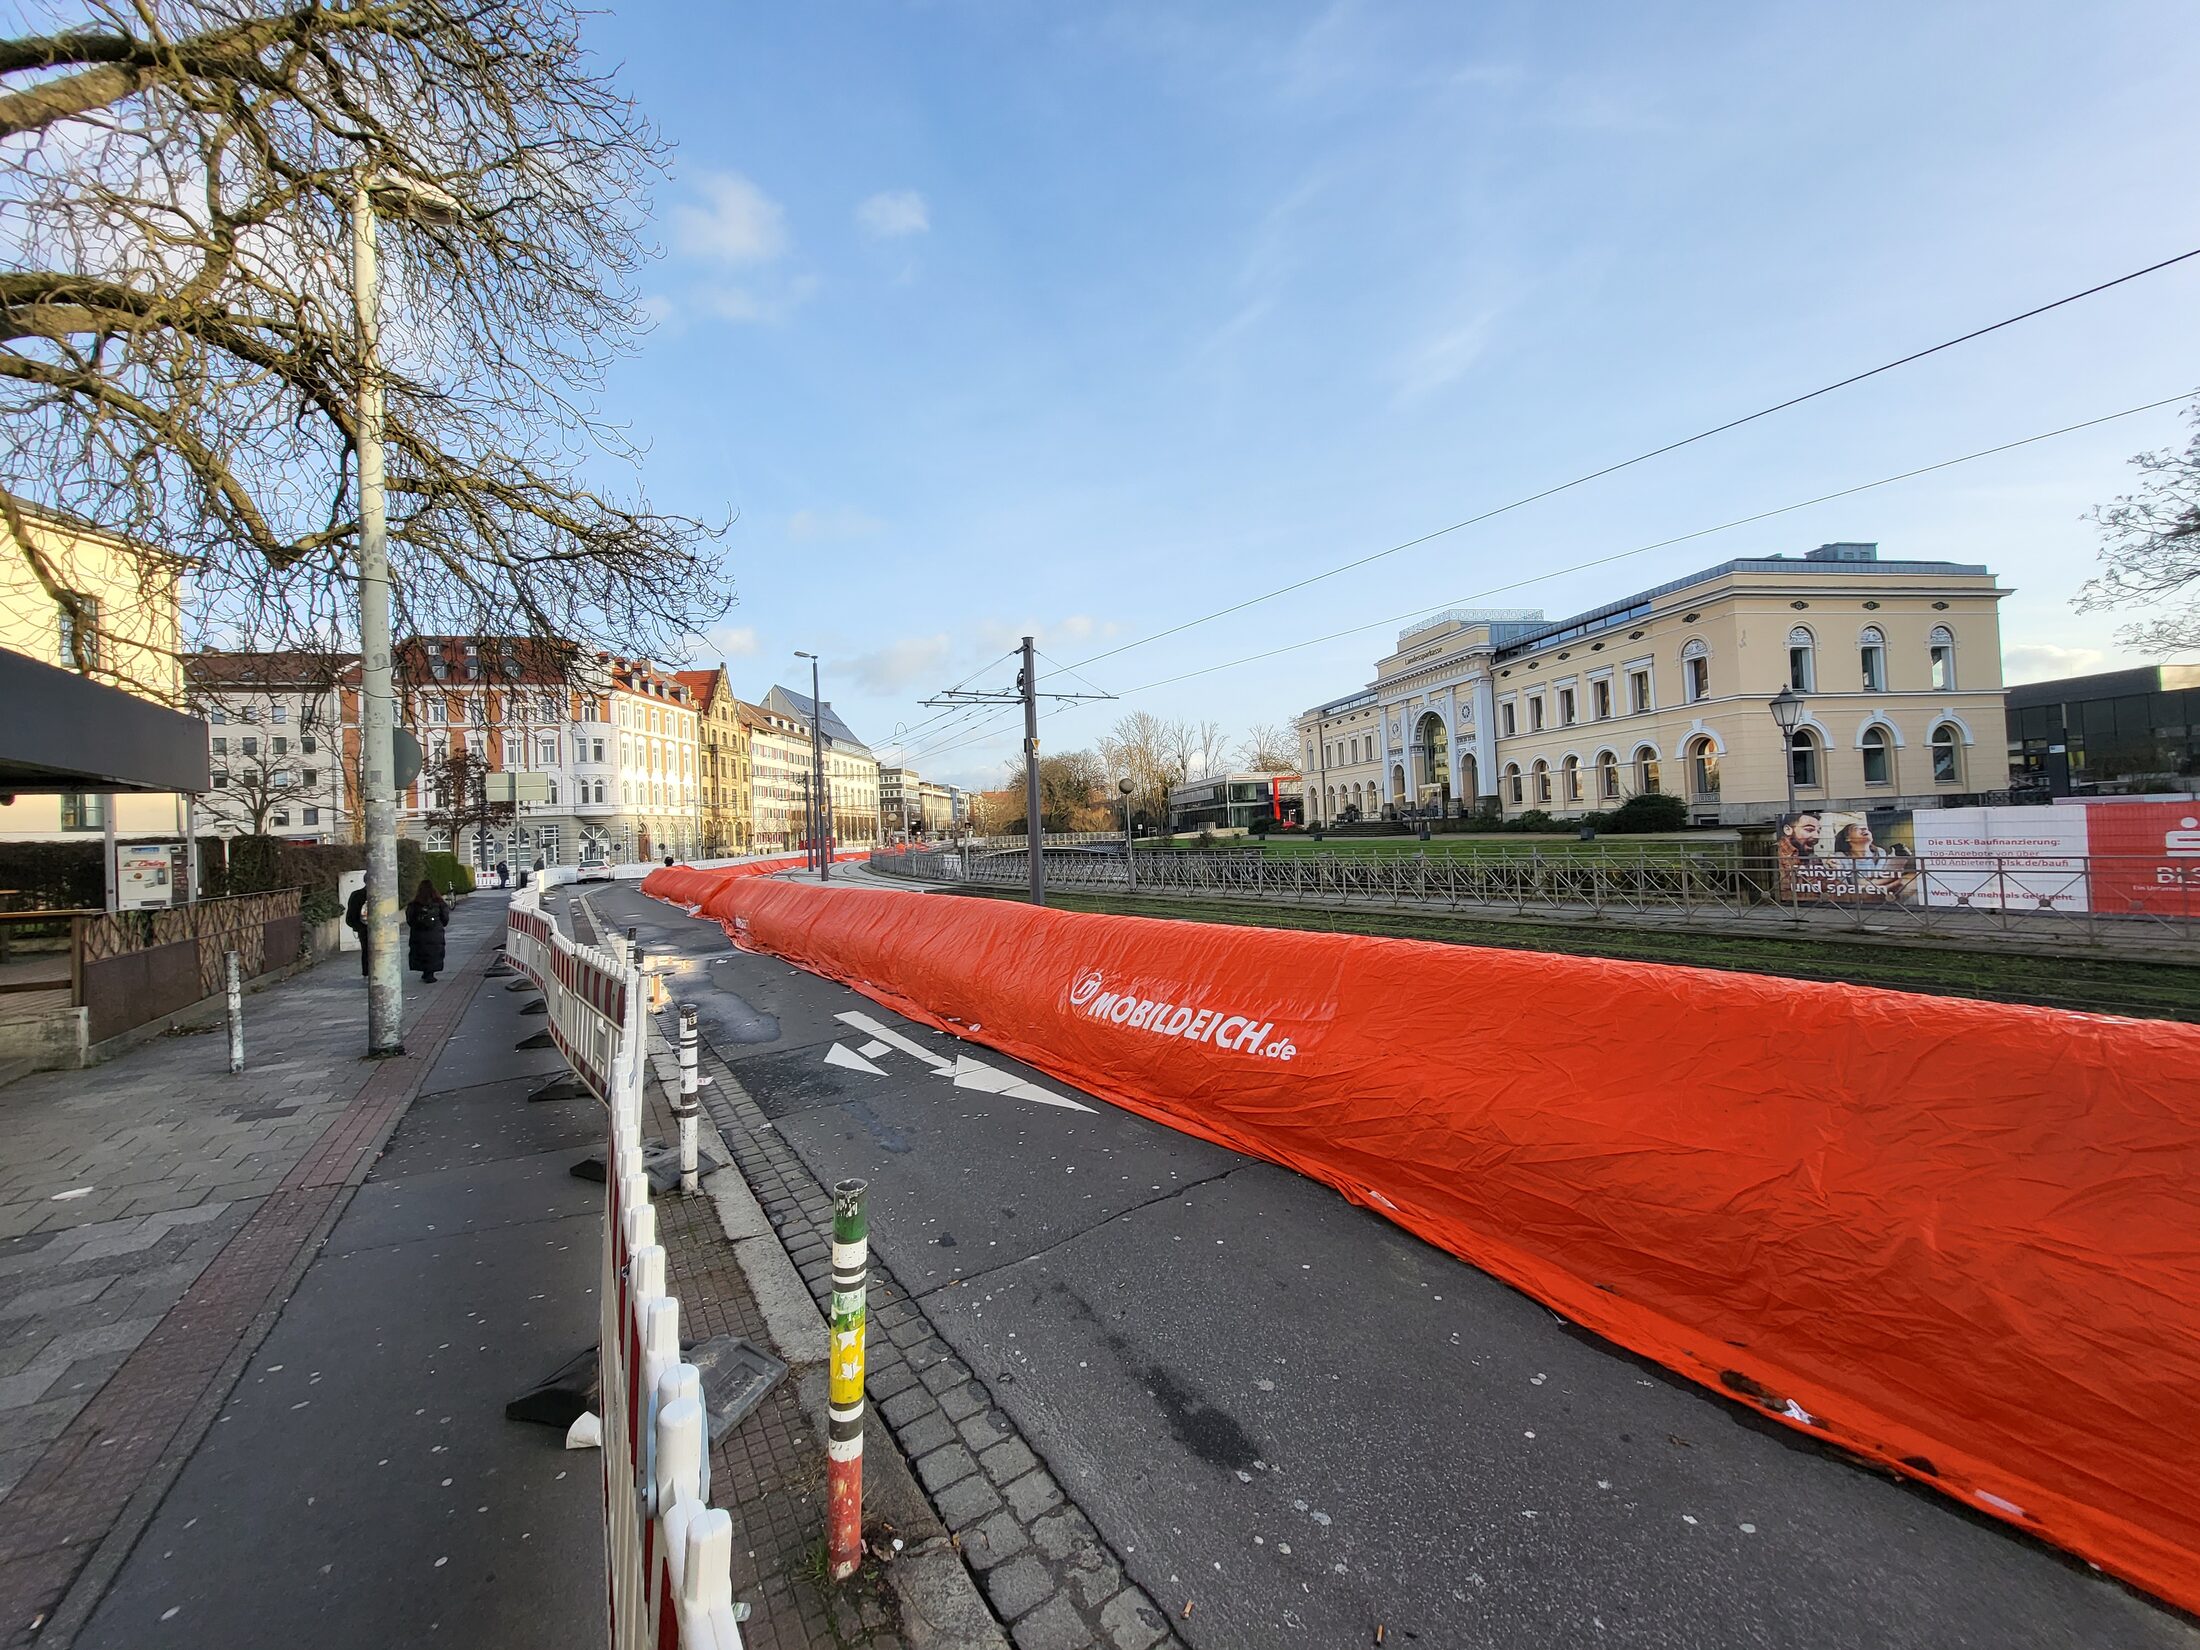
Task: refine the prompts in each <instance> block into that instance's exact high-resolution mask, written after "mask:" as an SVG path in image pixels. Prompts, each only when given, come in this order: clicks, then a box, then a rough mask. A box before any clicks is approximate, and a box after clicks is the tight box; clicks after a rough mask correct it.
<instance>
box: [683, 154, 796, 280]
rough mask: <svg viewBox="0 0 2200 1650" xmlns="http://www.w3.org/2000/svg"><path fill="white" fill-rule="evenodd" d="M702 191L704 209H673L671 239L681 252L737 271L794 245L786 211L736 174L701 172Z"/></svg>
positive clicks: (686, 205)
mask: <svg viewBox="0 0 2200 1650" xmlns="http://www.w3.org/2000/svg"><path fill="white" fill-rule="evenodd" d="M700 188H701V190H702V193H703V195H704V197H705V199H706V201H707V204H706V205H702V206H695V205H690V204H685V203H683V204H682V205H679V206H675V207H674V208H673V209H672V238H673V242H674V244H675V245H676V246H678V247H679V249H680V250H681V251H682V252H685V253H687V254H689V255H690V256H692V257H697V258H708V259H711V260H712V261H713V262H716V263H722V264H728V265H732V266H734V267H736V268H738V267H741V266H743V265H748V264H768V263H770V262H771V261H772V260H773V259H774V258H777V257H779V256H780V255H781V254H783V253H784V252H785V251H786V250H787V248H788V246H789V245H790V244H792V243H791V242H790V240H789V238H788V235H787V214H786V212H785V210H784V209H783V208H782V207H781V206H780V204H779V203H778V202H777V201H775V200H773V199H772V198H771V197H770V196H769V195H767V194H765V193H764V191H763V190H761V189H759V188H757V186H756V185H755V184H754V183H752V182H750V181H749V180H748V179H747V178H745V177H743V176H742V175H741V174H740V173H738V172H709V173H705V174H704V175H703V177H702V179H701V181H700Z"/></svg>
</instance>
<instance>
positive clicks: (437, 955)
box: [405, 877, 451, 985]
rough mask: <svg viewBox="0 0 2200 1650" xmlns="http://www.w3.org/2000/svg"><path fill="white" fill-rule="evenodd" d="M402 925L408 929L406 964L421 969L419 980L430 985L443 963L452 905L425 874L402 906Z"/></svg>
mask: <svg viewBox="0 0 2200 1650" xmlns="http://www.w3.org/2000/svg"><path fill="white" fill-rule="evenodd" d="M405 926H406V927H407V928H408V929H410V930H411V933H412V938H411V941H410V943H409V946H408V950H409V952H410V955H409V956H408V958H407V959H406V960H407V964H408V966H410V967H413V968H417V969H419V970H420V979H421V983H422V984H425V985H433V984H434V983H435V977H436V974H437V973H438V972H439V971H440V970H441V969H442V967H443V944H444V930H445V929H447V928H449V927H450V926H451V908H450V907H449V906H448V905H445V904H444V903H443V896H442V895H441V894H438V893H437V892H436V891H435V884H434V883H432V882H430V881H429V880H428V879H427V878H426V877H422V878H421V879H420V886H419V888H418V889H417V890H415V891H414V894H413V897H412V903H411V904H410V905H408V906H406V907H405Z"/></svg>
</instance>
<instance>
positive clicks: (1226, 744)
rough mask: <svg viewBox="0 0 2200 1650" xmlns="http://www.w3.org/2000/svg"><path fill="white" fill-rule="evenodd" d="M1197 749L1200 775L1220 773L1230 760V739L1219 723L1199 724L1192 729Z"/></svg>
mask: <svg viewBox="0 0 2200 1650" xmlns="http://www.w3.org/2000/svg"><path fill="white" fill-rule="evenodd" d="M1192 737H1193V739H1194V740H1195V741H1197V743H1198V747H1199V771H1200V773H1201V775H1203V776H1204V775H1206V774H1211V773H1221V772H1222V771H1223V769H1224V767H1225V765H1226V764H1227V763H1228V762H1229V760H1230V739H1229V736H1228V735H1227V734H1225V733H1224V732H1223V731H1222V724H1221V723H1220V722H1211V721H1210V722H1201V723H1199V724H1198V725H1197V726H1196V727H1194V728H1193V729H1192Z"/></svg>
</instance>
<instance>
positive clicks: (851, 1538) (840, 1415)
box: [825, 1180, 871, 1581]
mask: <svg viewBox="0 0 2200 1650" xmlns="http://www.w3.org/2000/svg"><path fill="white" fill-rule="evenodd" d="M863 1193H864V1182H862V1181H860V1180H843V1181H840V1182H839V1183H837V1184H836V1185H835V1186H834V1187H833V1347H832V1379H831V1387H830V1391H829V1394H828V1396H827V1399H826V1411H827V1414H828V1415H829V1416H830V1418H831V1421H832V1427H831V1432H830V1436H829V1438H828V1441H827V1443H826V1447H825V1454H826V1463H825V1492H826V1502H827V1509H826V1514H825V1539H826V1544H827V1548H828V1553H829V1557H830V1560H831V1563H832V1571H833V1579H834V1580H835V1581H846V1580H847V1579H848V1578H849V1577H850V1576H852V1575H854V1574H855V1573H856V1571H857V1569H858V1568H860V1567H861V1565H862V1563H863V1328H864V1316H865V1313H864V1297H865V1295H866V1293H867V1292H868V1283H869V1276H870V1266H871V1243H870V1227H869V1224H868V1223H867V1221H866V1220H865V1218H864V1213H863Z"/></svg>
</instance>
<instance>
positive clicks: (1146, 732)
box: [1100, 710, 1176, 822]
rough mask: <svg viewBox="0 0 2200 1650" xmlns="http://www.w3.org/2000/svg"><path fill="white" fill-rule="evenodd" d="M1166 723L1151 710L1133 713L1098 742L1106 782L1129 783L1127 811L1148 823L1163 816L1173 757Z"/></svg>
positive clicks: (1167, 797) (1156, 820)
mask: <svg viewBox="0 0 2200 1650" xmlns="http://www.w3.org/2000/svg"><path fill="white" fill-rule="evenodd" d="M1169 735H1170V730H1169V724H1167V723H1166V722H1163V721H1162V720H1161V718H1160V717H1158V716H1156V715H1154V714H1153V713H1152V712H1151V711H1144V710H1139V711H1133V712H1131V713H1130V714H1129V715H1128V716H1125V717H1123V718H1122V719H1121V720H1120V721H1118V722H1117V723H1116V724H1115V726H1114V728H1113V729H1112V730H1111V731H1110V732H1109V733H1107V734H1105V735H1103V736H1102V738H1101V740H1100V760H1101V761H1102V762H1103V763H1104V764H1105V765H1106V768H1107V778H1108V782H1109V783H1110V784H1111V785H1112V784H1113V783H1114V782H1115V781H1116V780H1119V779H1128V780H1129V781H1130V782H1131V810H1132V812H1134V813H1136V814H1140V815H1143V816H1144V817H1145V818H1146V819H1147V820H1148V821H1149V822H1159V821H1161V820H1163V819H1165V818H1166V817H1167V814H1168V808H1169V781H1170V776H1171V774H1172V772H1174V771H1176V770H1175V769H1174V767H1173V763H1174V755H1173V753H1172V751H1171V749H1170V737H1169Z"/></svg>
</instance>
